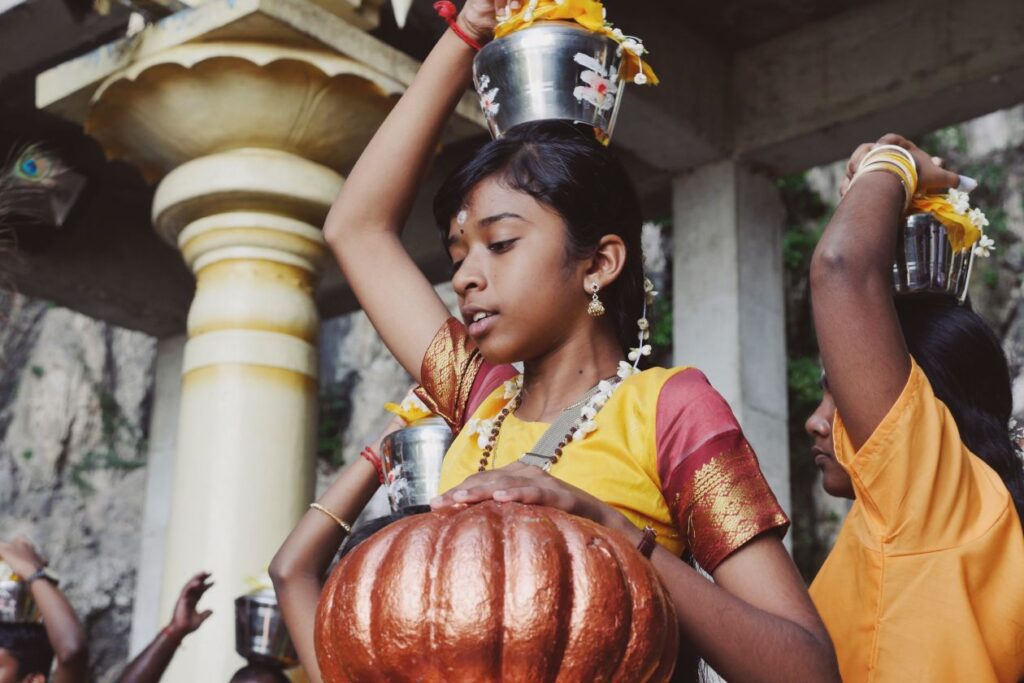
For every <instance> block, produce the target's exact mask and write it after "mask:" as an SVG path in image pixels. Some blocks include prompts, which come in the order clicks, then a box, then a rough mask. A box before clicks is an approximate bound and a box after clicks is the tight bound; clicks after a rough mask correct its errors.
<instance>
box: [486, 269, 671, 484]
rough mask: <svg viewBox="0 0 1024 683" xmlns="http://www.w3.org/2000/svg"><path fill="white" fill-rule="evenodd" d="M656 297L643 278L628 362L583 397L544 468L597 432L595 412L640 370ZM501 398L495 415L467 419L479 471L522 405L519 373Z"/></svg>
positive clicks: (647, 349) (647, 350)
mask: <svg viewBox="0 0 1024 683" xmlns="http://www.w3.org/2000/svg"><path fill="white" fill-rule="evenodd" d="M656 296H658V292H657V291H656V290H655V289H654V283H653V282H651V281H650V279H648V278H647V277H644V300H643V312H642V313H641V316H640V319H639V320H637V329H638V333H637V340H638V345H637V346H636V347H635V348H631V349H630V350H629V353H628V354H627V358H628V359H629V360H628V361H626V360H621V361H619V365H618V368H617V369H616V372H615V377H614V378H612V379H603V380H601V381H600V382H598V383H597V386H596V387H595V389H594V393H593V395H592V396H590V398H588V399H587V400H586V402H585V403H584V404H583V407H582V408H581V409H580V415H579V417H578V418H577V419H576V420H575V422H574V423H573V425H572V426H571V427H570V428H569V431H568V432H567V433H566V434H565V436H564V437H563V438H562V439H561V440H560V441H559V443H558V446H556V447H555V450H554V453H553V455H552V458H551V460H550V461H549V462H548V463H547V465H545V466H544V469H545V470H548V469H550V468H551V466H552V465H554V464H556V463H557V462H558V460H559V459H560V458H561V457H562V453H563V449H564V448H565V447H566V446H567V445H568V444H569V443H575V442H577V441H583V440H584V439H586V438H587V437H588V436H589V435H591V434H593V433H594V432H595V431H597V414H598V413H599V412H600V411H601V409H602V408H603V407H604V406H605V404H607V403H608V401H609V400H611V397H612V394H614V393H615V390H616V389H618V388H619V386H621V384H622V382H623V381H624V380H626V379H629V378H630V377H632V376H633V375H636V374H639V373H640V359H641V358H643V357H646V356H650V355H651V345H650V344H649V343H648V340H649V339H650V337H651V323H650V321H649V320H648V319H647V307H648V305H652V304H653V303H654V299H655V297H656ZM630 361H632V362H630ZM502 398H504V399H505V401H506V403H505V405H504V407H503V408H502V409H501V410H500V411H499V412H498V414H497V415H495V416H494V417H492V418H488V419H480V418H475V417H474V418H472V419H470V420H469V421H468V422H466V432H467V433H468V434H469V435H470V436H476V443H477V446H478V447H479V448H480V449H481V450H482V451H483V452H482V453H481V457H480V464H479V467H478V468H477V470H478V471H480V472H484V471H486V470H487V464H488V462H489V461H490V459H491V455H492V454H493V453H494V448H495V446H496V445H497V443H498V435H499V434H500V433H501V427H502V425H503V424H504V422H505V418H507V417H508V416H509V415H511V414H512V413H514V412H515V411H516V410H518V409H519V406H520V405H521V404H522V399H523V375H522V374H519V375H516V376H515V377H513V378H512V379H510V380H508V381H507V382H505V383H504V384H503V385H502ZM572 407H574V406H570V407H569V408H566V410H569V409H570V408H572Z"/></svg>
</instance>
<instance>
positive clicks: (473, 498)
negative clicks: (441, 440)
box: [430, 462, 628, 527]
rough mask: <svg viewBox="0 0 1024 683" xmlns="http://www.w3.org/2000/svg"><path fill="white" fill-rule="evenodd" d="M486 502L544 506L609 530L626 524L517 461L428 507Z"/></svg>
mask: <svg viewBox="0 0 1024 683" xmlns="http://www.w3.org/2000/svg"><path fill="white" fill-rule="evenodd" d="M485 500H494V501H497V502H499V503H512V502H515V503H523V504H526V505H545V506H547V507H553V508H557V509H559V510H563V511H565V512H568V513H570V514H573V515H577V516H578V517H585V518H587V519H590V520H592V521H594V522H597V523H598V524H601V525H603V526H609V527H611V526H618V525H619V524H620V523H621V521H626V519H625V517H623V516H622V514H620V513H619V512H618V511H617V510H615V508H613V507H611V506H610V505H607V504H605V503H602V502H601V501H600V500H598V499H597V498H595V497H594V496H592V495H590V494H589V493H587V492H586V491H584V490H583V489H579V488H576V487H575V486H572V485H571V484H567V483H565V482H564V481H562V480H561V479H557V478H556V477H553V476H551V475H550V474H548V473H547V472H545V471H544V470H542V469H540V468H538V467H533V466H532V465H525V464H523V463H520V462H515V463H512V464H511V465H508V466H506V467H502V468H500V469H496V470H490V471H488V472H480V473H477V474H474V475H473V476H471V477H469V478H467V479H466V480H465V481H464V482H462V483H461V484H459V485H458V486H457V487H455V488H453V489H451V490H450V491H448V492H446V493H445V494H444V495H442V496H438V497H437V498H435V499H434V500H432V501H431V502H430V506H431V507H432V508H433V509H435V510H438V509H441V508H445V507H450V506H452V505H471V504H473V503H480V502H483V501H485ZM627 523H628V521H627Z"/></svg>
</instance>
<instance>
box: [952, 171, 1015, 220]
mask: <svg viewBox="0 0 1024 683" xmlns="http://www.w3.org/2000/svg"><path fill="white" fill-rule="evenodd" d="M957 172H958V173H962V174H964V175H966V176H970V177H972V178H974V179H975V180H977V181H978V189H977V190H975V193H972V195H971V200H972V201H971V203H972V204H976V203H977V201H976V200H977V197H978V194H991V193H998V192H999V191H1000V190H1001V189H1002V188H1003V187H1005V186H1006V167H1005V166H1003V165H1002V164H997V163H992V162H991V161H988V162H986V163H970V162H966V163H963V164H961V165H960V167H959V169H958V171H957ZM988 211H989V210H986V211H985V213H986V214H987V213H988Z"/></svg>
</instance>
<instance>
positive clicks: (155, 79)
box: [86, 43, 397, 683]
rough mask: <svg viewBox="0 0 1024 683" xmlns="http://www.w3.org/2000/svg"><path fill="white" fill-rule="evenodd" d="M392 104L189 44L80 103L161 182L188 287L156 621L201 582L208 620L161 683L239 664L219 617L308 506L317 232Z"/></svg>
mask: <svg viewBox="0 0 1024 683" xmlns="http://www.w3.org/2000/svg"><path fill="white" fill-rule="evenodd" d="M395 90H397V87H392V86H391V84H390V83H389V82H388V81H387V80H386V79H382V78H379V77H377V76H376V75H375V74H374V72H372V71H371V70H369V69H367V68H366V67H364V66H362V65H360V64H358V63H356V62H354V61H352V60H349V59H346V58H344V57H340V56H338V55H335V54H332V53H329V52H325V51H317V50H306V49H296V48H285V47H280V48H279V47H274V46H267V45H257V44H253V43H197V44H189V45H182V46H178V47H175V48H172V49H170V50H167V51H165V52H163V53H160V54H158V55H156V56H155V57H150V58H147V59H145V60H144V61H140V62H138V63H136V64H133V65H132V66H131V67H129V68H127V69H125V70H123V71H122V72H120V73H118V74H115V75H114V76H112V77H111V78H110V79H108V80H107V82H106V83H104V84H103V85H102V86H101V87H100V88H99V89H98V90H97V94H96V95H95V96H94V100H93V103H92V106H91V108H90V113H89V116H88V118H87V120H86V128H87V130H88V131H89V132H90V133H91V134H92V135H93V136H95V137H96V138H98V139H99V140H100V141H101V142H102V143H103V145H104V148H105V149H106V150H107V151H108V153H110V154H112V155H116V156H121V157H124V158H127V159H128V160H130V161H132V162H133V163H135V164H136V165H137V166H138V167H139V168H140V169H141V170H142V172H143V173H144V174H146V175H147V176H148V177H150V178H152V179H154V180H158V179H160V180H159V185H158V187H157V191H156V195H155V197H154V200H153V224H154V227H155V229H156V230H157V232H158V233H159V234H160V235H161V236H162V237H164V238H165V239H166V240H167V241H168V242H170V243H171V244H174V245H175V246H177V248H178V249H179V250H180V252H181V254H182V256H183V258H184V259H185V262H186V263H187V264H188V266H189V267H190V268H191V269H192V271H193V273H194V274H195V276H196V294H195V298H194V299H193V302H192V305H191V308H190V309H189V316H188V342H187V344H186V347H185V353H184V363H183V366H184V367H183V368H182V392H181V410H180V417H179V425H178V439H177V448H176V456H175V469H174V482H173V502H172V513H171V520H170V524H169V531H168V539H167V546H166V554H165V559H164V569H163V576H162V580H161V596H160V605H161V614H162V615H163V618H164V619H166V618H169V616H170V614H171V611H172V609H173V606H174V602H175V600H176V599H177V596H178V593H179V591H180V589H181V586H182V585H183V584H184V582H185V581H186V580H187V578H188V577H189V576H191V575H192V574H194V573H195V572H198V571H201V570H207V571H212V572H213V574H214V580H215V581H216V585H215V586H214V588H213V589H212V590H211V591H210V593H209V594H208V597H206V598H204V603H206V604H208V605H209V606H211V607H212V608H213V609H214V610H215V614H214V616H213V617H212V618H211V619H210V621H209V622H207V624H205V625H204V626H203V629H202V631H201V633H199V634H197V635H196V636H194V637H192V638H190V639H189V640H188V641H187V642H186V644H185V647H183V648H182V650H181V651H180V652H179V653H178V655H177V656H176V657H175V659H174V661H173V663H172V665H171V668H170V669H169V670H168V673H167V676H166V677H165V679H164V680H165V681H169V682H171V683H175V682H178V683H184V682H186V681H188V682H189V683H191V682H193V681H224V680H228V678H230V676H231V674H232V672H233V671H235V670H236V669H237V668H239V667H240V666H241V665H242V664H243V663H244V662H243V661H242V659H241V658H240V657H238V655H236V654H235V652H234V615H233V605H232V602H233V600H234V598H235V597H236V596H238V595H241V594H243V593H245V592H247V591H248V590H249V588H250V587H249V585H248V583H247V579H248V578H250V577H257V576H259V575H260V574H261V573H262V572H263V571H264V570H265V568H266V566H267V565H268V563H269V562H270V559H271V557H272V556H273V554H274V552H275V551H276V549H277V548H278V547H279V545H280V544H281V542H282V541H283V540H284V538H285V536H286V535H287V533H288V531H289V530H290V529H291V528H292V527H293V526H294V524H295V522H296V521H297V520H298V518H299V517H300V516H301V515H302V513H303V511H304V510H305V509H306V506H307V505H308V504H309V502H310V500H311V498H312V494H313V482H314V464H315V463H314V459H315V446H316V434H315V426H316V424H315V423H316V400H317V347H316V344H317V334H318V329H319V319H318V315H317V311H316V306H315V302H314V297H313V294H314V289H315V286H316V283H317V280H318V277H319V275H320V272H321V269H322V267H323V266H324V265H325V262H326V260H327V259H328V252H327V250H326V247H325V245H324V242H323V238H322V236H321V232H320V226H321V225H322V222H323V219H324V217H325V216H326V213H327V210H328V208H329V206H330V204H331V202H332V200H333V199H334V197H335V195H336V194H337V192H338V190H339V189H340V188H341V185H342V182H343V181H342V175H341V172H343V171H345V170H347V168H348V167H350V166H351V164H352V163H353V162H354V160H355V158H356V157H357V156H358V154H359V152H360V151H361V150H362V148H363V146H364V145H365V143H366V141H367V140H368V138H369V136H370V135H372V133H373V131H374V130H375V129H376V127H377V126H378V125H379V123H380V121H381V120H383V117H384V116H385V115H386V113H387V111H388V110H389V108H390V106H391V104H392V102H393V98H392V96H391V92H394V91H395ZM161 178H162V179H161Z"/></svg>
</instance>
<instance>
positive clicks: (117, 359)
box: [0, 295, 155, 681]
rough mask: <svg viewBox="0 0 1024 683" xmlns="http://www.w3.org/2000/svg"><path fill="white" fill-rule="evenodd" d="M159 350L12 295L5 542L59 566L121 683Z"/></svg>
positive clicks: (2, 518) (3, 316)
mask: <svg viewBox="0 0 1024 683" xmlns="http://www.w3.org/2000/svg"><path fill="white" fill-rule="evenodd" d="M154 347H155V345H154V342H153V340H152V339H150V338H148V337H146V336H145V335H141V334H138V333H134V332H128V331H125V330H121V329H117V328H114V327H112V326H110V325H106V324H104V323H100V322H97V321H95V320H91V319H89V318H86V317H85V316H81V315H78V314H75V313H72V312H70V311H68V310H65V309H61V308H55V307H52V306H50V305H48V304H46V303H44V302H39V301H29V300H27V299H25V298H23V297H20V296H16V295H0V511H2V512H0V538H10V537H12V536H14V535H15V534H18V533H24V534H26V535H28V536H29V537H30V538H31V539H32V540H33V541H34V542H35V543H36V544H37V545H38V546H39V548H40V549H41V550H42V551H43V552H44V554H45V555H46V556H48V557H49V558H51V561H52V565H53V567H54V568H55V570H56V571H57V572H58V573H59V574H60V575H61V577H62V586H63V587H64V590H65V592H66V594H67V595H68V597H69V598H70V600H71V602H72V604H73V605H74V607H75V609H76V611H77V612H78V614H79V616H80V617H81V619H82V621H83V623H84V624H85V626H86V628H87V629H88V632H89V636H90V648H91V660H92V668H93V671H94V672H95V674H96V678H97V680H99V681H108V680H112V678H111V676H110V673H111V672H113V671H114V670H115V669H118V668H119V666H120V664H121V663H122V662H123V661H124V659H125V657H126V655H127V650H128V639H127V635H128V630H129V627H130V619H131V603H132V596H133V595H134V587H135V566H136V564H137V562H138V547H139V528H138V523H139V519H140V518H141V514H142V503H143V500H142V492H143V490H144V489H145V476H146V473H145V468H144V462H145V446H146V441H145V431H144V425H146V424H147V418H148V415H147V413H148V407H149V397H150V392H151V385H152V373H151V367H152V362H153V354H154Z"/></svg>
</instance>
